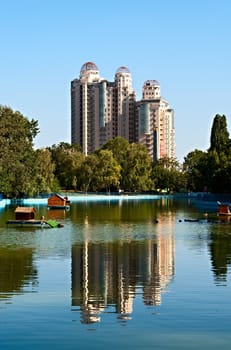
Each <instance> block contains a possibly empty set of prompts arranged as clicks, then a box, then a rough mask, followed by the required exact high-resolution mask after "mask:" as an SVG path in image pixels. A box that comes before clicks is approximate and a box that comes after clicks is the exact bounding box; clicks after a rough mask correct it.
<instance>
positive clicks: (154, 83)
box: [144, 80, 160, 86]
mask: <svg viewBox="0 0 231 350" xmlns="http://www.w3.org/2000/svg"><path fill="white" fill-rule="evenodd" d="M144 86H160V83H159V82H158V81H157V80H146V81H145V83H144Z"/></svg>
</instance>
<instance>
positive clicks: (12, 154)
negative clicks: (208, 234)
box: [0, 106, 231, 198]
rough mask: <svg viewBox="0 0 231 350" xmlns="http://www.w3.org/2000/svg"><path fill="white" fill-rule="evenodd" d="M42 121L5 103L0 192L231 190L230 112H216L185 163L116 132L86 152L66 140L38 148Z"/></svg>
mask: <svg viewBox="0 0 231 350" xmlns="http://www.w3.org/2000/svg"><path fill="white" fill-rule="evenodd" d="M38 133H39V126H38V121H37V120H34V119H32V120H31V121H29V119H28V118H27V117H25V116H23V115H22V114H21V113H20V112H18V111H13V110H12V109H11V108H10V107H5V106H0V193H2V194H3V195H4V196H5V197H10V198H17V197H18V198H20V197H24V196H34V195H38V194H41V193H50V192H56V191H59V190H60V189H62V190H73V191H84V192H90V191H91V192H92V191H93V192H97V191H106V192H109V191H129V192H151V191H152V192H168V193H173V192H180V191H185V192H186V191H195V192H198V191H209V192H213V193H218V192H219V193H230V192H231V152H230V151H231V142H230V139H229V133H228V130H227V123H226V117H225V116H224V115H219V114H217V115H216V116H215V117H214V120H213V125H212V129H211V137H210V147H209V149H208V150H207V151H201V150H197V149H196V150H194V151H192V152H190V153H189V154H188V155H187V156H186V157H185V158H184V162H183V164H180V163H179V162H178V160H177V159H175V158H174V159H169V158H163V159H159V160H157V161H153V160H152V159H151V158H150V156H149V154H148V152H147V150H146V148H145V147H144V146H142V145H140V144H135V143H132V144H129V143H128V142H127V141H126V140H125V139H123V138H121V137H116V138H115V139H113V140H110V141H108V142H107V143H106V144H105V145H104V146H103V147H102V148H101V149H98V150H97V151H95V152H94V153H93V154H90V155H88V156H85V155H84V154H83V153H82V151H81V148H80V146H79V145H70V144H69V143H66V142H61V143H59V144H58V145H53V146H51V147H46V148H42V149H35V148H34V144H33V141H34V138H35V137H36V136H37V135H38Z"/></svg>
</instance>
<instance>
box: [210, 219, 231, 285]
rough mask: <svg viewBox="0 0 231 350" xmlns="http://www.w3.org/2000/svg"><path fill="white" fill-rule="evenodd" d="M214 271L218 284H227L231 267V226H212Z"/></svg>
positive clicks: (220, 224)
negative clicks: (230, 267)
mask: <svg viewBox="0 0 231 350" xmlns="http://www.w3.org/2000/svg"><path fill="white" fill-rule="evenodd" d="M210 239H211V240H210V243H209V248H210V254H211V262H212V270H213V272H214V275H215V280H216V282H218V283H220V282H226V279H227V272H228V267H229V266H231V235H230V224H229V223H219V224H216V225H214V226H212V229H211V235H210Z"/></svg>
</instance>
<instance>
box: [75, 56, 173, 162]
mask: <svg viewBox="0 0 231 350" xmlns="http://www.w3.org/2000/svg"><path fill="white" fill-rule="evenodd" d="M116 136H121V137H124V138H125V139H126V140H127V141H129V142H139V143H141V144H143V145H145V146H146V147H147V149H148V152H149V154H150V156H151V157H152V158H153V159H159V158H162V157H164V156H167V157H174V148H175V147H174V113H173V110H172V109H171V108H170V107H169V105H168V103H167V101H165V100H164V99H163V98H162V97H161V96H160V85H159V83H158V82H157V81H156V80H149V81H146V82H145V84H144V86H143V95H142V100H141V101H136V94H135V91H134V89H133V87H132V77H131V73H130V71H129V69H128V68H127V67H124V66H121V67H119V68H118V69H117V71H116V73H115V78H114V81H113V82H109V81H107V80H105V79H103V78H102V77H100V73H99V69H98V67H97V66H96V65H95V64H94V63H93V62H87V63H85V64H84V65H83V66H82V67H81V70H80V76H79V78H77V79H74V80H73V81H72V82H71V142H72V143H77V144H80V145H81V147H82V150H83V153H84V154H86V155H87V154H91V153H92V152H94V151H95V150H96V149H98V148H100V147H102V146H103V145H104V144H105V143H106V142H107V141H108V140H110V139H112V138H115V137H116Z"/></svg>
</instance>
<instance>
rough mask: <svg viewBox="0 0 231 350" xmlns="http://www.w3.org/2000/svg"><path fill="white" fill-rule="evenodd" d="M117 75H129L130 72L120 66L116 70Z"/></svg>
mask: <svg viewBox="0 0 231 350" xmlns="http://www.w3.org/2000/svg"><path fill="white" fill-rule="evenodd" d="M117 73H128V74H130V70H129V69H128V67H125V66H121V67H119V68H118V69H117V71H116V74H117Z"/></svg>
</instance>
